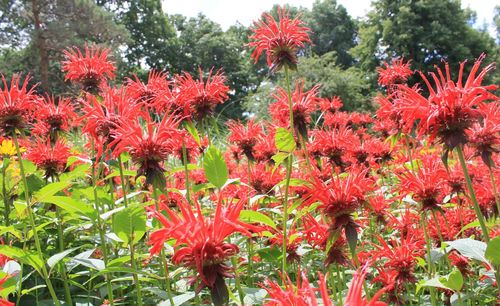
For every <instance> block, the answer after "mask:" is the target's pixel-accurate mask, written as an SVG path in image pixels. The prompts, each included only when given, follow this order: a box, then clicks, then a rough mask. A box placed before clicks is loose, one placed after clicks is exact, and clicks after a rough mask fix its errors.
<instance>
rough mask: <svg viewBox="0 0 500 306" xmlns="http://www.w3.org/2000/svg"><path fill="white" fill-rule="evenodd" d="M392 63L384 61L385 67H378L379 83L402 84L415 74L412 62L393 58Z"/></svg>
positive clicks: (385, 84) (387, 84)
mask: <svg viewBox="0 0 500 306" xmlns="http://www.w3.org/2000/svg"><path fill="white" fill-rule="evenodd" d="M391 64H392V65H389V64H388V63H387V62H384V66H385V67H378V68H377V72H378V83H379V85H383V86H390V85H394V84H402V83H405V82H406V80H408V77H409V76H410V75H412V74H413V71H412V70H411V69H410V62H407V63H403V59H402V58H400V59H393V60H392V63H391Z"/></svg>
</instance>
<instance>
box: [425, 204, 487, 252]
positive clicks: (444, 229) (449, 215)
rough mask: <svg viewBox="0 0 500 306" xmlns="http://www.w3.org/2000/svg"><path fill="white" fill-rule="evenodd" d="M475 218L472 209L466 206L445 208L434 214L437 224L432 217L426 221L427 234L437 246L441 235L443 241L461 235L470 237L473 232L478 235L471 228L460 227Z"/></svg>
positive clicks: (451, 239) (454, 238)
mask: <svg viewBox="0 0 500 306" xmlns="http://www.w3.org/2000/svg"><path fill="white" fill-rule="evenodd" d="M443 214H444V216H443ZM475 218H476V215H475V213H474V211H473V210H470V209H467V208H457V209H446V210H445V211H444V212H443V213H437V214H436V219H437V221H438V223H437V224H436V222H435V219H434V218H432V219H429V220H428V221H427V224H428V227H429V235H430V237H431V238H432V239H433V240H434V241H435V243H436V245H438V246H439V245H440V243H441V237H442V239H443V240H444V241H453V240H456V239H458V238H460V237H462V236H463V237H470V236H472V235H474V234H476V236H478V233H477V231H476V230H475V229H473V228H471V229H468V230H465V231H462V228H463V227H464V226H465V225H467V224H469V223H472V222H473V221H474V220H475Z"/></svg>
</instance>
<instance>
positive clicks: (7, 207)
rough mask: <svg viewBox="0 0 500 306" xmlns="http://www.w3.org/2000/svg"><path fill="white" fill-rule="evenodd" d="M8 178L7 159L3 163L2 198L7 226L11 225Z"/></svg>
mask: <svg viewBox="0 0 500 306" xmlns="http://www.w3.org/2000/svg"><path fill="white" fill-rule="evenodd" d="M6 177H7V167H6V166H5V158H4V159H3V161H2V197H3V205H4V218H5V226H7V227H8V226H9V225H10V217H9V216H10V199H9V195H8V194H7V185H6V183H5V179H6Z"/></svg>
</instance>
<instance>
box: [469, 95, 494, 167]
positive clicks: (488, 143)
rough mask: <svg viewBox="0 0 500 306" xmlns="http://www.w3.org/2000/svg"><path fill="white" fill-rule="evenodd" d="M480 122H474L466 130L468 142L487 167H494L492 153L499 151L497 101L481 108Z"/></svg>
mask: <svg viewBox="0 0 500 306" xmlns="http://www.w3.org/2000/svg"><path fill="white" fill-rule="evenodd" d="M481 111H483V113H484V117H483V120H482V122H481V123H480V122H476V123H474V124H473V125H472V127H471V129H469V130H467V137H468V138H469V144H470V145H471V146H472V147H473V148H474V149H475V151H476V153H475V155H477V156H480V157H481V159H482V160H483V162H484V163H485V164H486V165H487V166H488V167H494V166H495V164H494V162H493V158H492V156H493V154H494V153H499V152H500V119H499V118H500V107H499V104H498V103H490V104H486V105H484V106H483V107H482V108H481Z"/></svg>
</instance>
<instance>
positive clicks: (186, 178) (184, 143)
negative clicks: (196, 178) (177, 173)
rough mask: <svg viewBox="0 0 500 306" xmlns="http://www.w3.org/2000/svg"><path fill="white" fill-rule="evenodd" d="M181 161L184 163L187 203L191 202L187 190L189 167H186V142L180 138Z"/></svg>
mask: <svg viewBox="0 0 500 306" xmlns="http://www.w3.org/2000/svg"><path fill="white" fill-rule="evenodd" d="M182 163H183V164H184V180H185V181H186V199H187V201H188V203H189V204H192V203H191V195H190V191H189V189H190V188H189V169H188V159H187V149H186V142H185V141H184V139H183V140H182Z"/></svg>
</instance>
